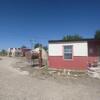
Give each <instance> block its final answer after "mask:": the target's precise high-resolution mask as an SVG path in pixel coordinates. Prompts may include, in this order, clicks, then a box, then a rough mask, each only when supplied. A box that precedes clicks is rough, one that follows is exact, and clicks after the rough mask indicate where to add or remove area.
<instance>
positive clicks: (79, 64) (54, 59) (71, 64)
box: [49, 56, 88, 70]
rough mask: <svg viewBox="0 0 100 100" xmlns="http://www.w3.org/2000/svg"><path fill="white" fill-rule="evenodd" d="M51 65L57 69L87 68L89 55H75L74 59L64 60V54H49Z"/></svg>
mask: <svg viewBox="0 0 100 100" xmlns="http://www.w3.org/2000/svg"><path fill="white" fill-rule="evenodd" d="M49 66H50V67H51V68H57V69H70V70H86V69H87V66H88V57H86V56H83V57H82V56H81V57H73V60H64V59H63V57H62V56H49Z"/></svg>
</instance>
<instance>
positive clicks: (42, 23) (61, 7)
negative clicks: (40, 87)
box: [0, 0, 100, 49]
mask: <svg viewBox="0 0 100 100" xmlns="http://www.w3.org/2000/svg"><path fill="white" fill-rule="evenodd" d="M98 29H100V0H0V48H1V49H3V48H8V47H20V46H21V45H26V46H28V47H30V40H33V42H34V43H37V42H40V43H42V44H44V45H47V43H48V40H51V39H61V38H62V37H63V36H64V35H66V34H80V35H82V36H83V37H85V38H89V37H93V35H94V33H95V31H96V30H98Z"/></svg>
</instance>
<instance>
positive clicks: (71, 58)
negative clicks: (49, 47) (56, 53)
mask: <svg viewBox="0 0 100 100" xmlns="http://www.w3.org/2000/svg"><path fill="white" fill-rule="evenodd" d="M67 46H71V47H72V52H71V54H72V57H71V59H65V56H64V55H65V51H64V47H67ZM67 54H70V53H67ZM63 59H64V60H73V45H64V46H63Z"/></svg>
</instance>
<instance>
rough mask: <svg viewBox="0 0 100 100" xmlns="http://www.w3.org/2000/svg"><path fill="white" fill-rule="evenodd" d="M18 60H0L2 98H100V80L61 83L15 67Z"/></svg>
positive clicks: (0, 96) (68, 99)
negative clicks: (30, 74)
mask: <svg viewBox="0 0 100 100" xmlns="http://www.w3.org/2000/svg"><path fill="white" fill-rule="evenodd" d="M16 61H17V59H16V58H7V57H6V58H3V60H0V100H100V80H96V79H92V80H89V81H88V82H83V83H78V82H75V81H73V82H71V81H68V82H66V84H61V83H59V82H58V83H57V82H54V81H48V80H41V79H37V78H32V77H30V76H29V75H24V74H21V73H22V72H19V71H18V70H16V69H14V68H13V65H14V63H16ZM86 81H87V80H86Z"/></svg>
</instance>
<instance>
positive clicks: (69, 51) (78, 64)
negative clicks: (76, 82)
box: [48, 39, 100, 70]
mask: <svg viewBox="0 0 100 100" xmlns="http://www.w3.org/2000/svg"><path fill="white" fill-rule="evenodd" d="M48 53H49V54H48V55H49V57H48V63H49V67H50V68H57V69H69V70H86V69H87V68H88V67H89V64H93V63H94V62H97V63H99V62H100V40H95V39H82V40H77V41H64V40H50V41H49V50H48Z"/></svg>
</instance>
